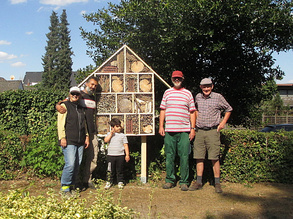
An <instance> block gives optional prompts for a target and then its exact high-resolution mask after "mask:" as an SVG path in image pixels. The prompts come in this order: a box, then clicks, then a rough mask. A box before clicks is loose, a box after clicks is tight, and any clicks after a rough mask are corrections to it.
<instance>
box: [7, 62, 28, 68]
mask: <svg viewBox="0 0 293 219" xmlns="http://www.w3.org/2000/svg"><path fill="white" fill-rule="evenodd" d="M11 66H12V67H23V66H26V64H25V63H23V62H15V63H12V64H11Z"/></svg>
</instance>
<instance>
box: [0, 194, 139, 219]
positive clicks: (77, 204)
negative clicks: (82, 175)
mask: <svg viewBox="0 0 293 219" xmlns="http://www.w3.org/2000/svg"><path fill="white" fill-rule="evenodd" d="M95 193H96V200H95V201H94V202H93V203H90V205H89V204H88V203H87V202H86V200H85V199H79V198H62V199H60V197H59V196H60V195H58V194H56V193H55V194H54V192H53V191H51V192H48V194H47V196H48V197H45V196H37V197H35V196H29V195H28V194H27V192H26V191H21V190H14V191H10V192H9V193H8V194H6V195H4V194H2V193H0V208H1V211H0V217H1V218H7V219H8V218H54V219H55V218H56V219H57V218H58V219H59V218H135V216H137V217H138V213H135V212H134V211H133V210H131V209H128V208H127V207H122V206H120V203H118V204H115V203H114V199H113V195H112V193H109V192H103V191H101V190H97V191H95Z"/></svg>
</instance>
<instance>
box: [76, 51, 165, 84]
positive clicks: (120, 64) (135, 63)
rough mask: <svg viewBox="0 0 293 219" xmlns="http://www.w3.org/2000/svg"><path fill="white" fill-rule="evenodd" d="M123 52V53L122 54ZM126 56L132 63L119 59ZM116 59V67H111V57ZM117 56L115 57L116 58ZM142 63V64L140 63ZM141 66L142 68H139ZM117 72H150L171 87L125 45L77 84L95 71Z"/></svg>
mask: <svg viewBox="0 0 293 219" xmlns="http://www.w3.org/2000/svg"><path fill="white" fill-rule="evenodd" d="M122 53H123V54H122ZM120 54H121V56H122V57H126V59H128V61H129V60H131V62H132V65H131V66H129V65H127V64H126V62H124V61H123V60H122V59H121V60H120V61H119V56H120ZM114 57H115V60H117V61H116V62H117V63H116V64H117V69H114V67H113V59H114ZM116 58H117V59H116ZM141 63H142V64H141ZM142 66H143V67H142ZM141 68H143V69H141ZM112 70H113V72H118V73H126V72H128V73H131V72H135V73H138V72H149V73H150V72H151V73H154V75H155V76H156V77H157V78H158V79H159V80H160V81H161V82H162V83H163V84H165V85H166V86H167V87H169V88H170V87H171V86H170V85H169V84H168V83H167V82H166V81H165V80H164V79H163V78H162V77H161V76H160V75H159V74H157V73H156V72H155V71H154V70H153V69H152V68H151V67H150V66H149V65H148V64H147V63H145V62H144V61H143V60H142V59H141V58H140V57H139V56H138V55H137V54H136V53H135V52H134V51H133V50H132V49H130V48H129V47H128V46H127V45H123V46H122V47H121V48H120V49H118V50H117V51H116V52H115V53H114V54H113V55H112V56H111V57H110V58H108V59H107V60H106V61H105V62H104V63H103V64H102V65H100V66H99V67H98V68H97V69H96V70H95V71H94V72H92V73H91V74H90V75H89V76H87V77H86V78H85V79H84V80H83V81H82V82H81V83H80V84H79V86H81V85H83V84H84V83H85V82H86V81H87V80H88V78H90V77H91V76H92V75H94V74H95V73H102V72H105V73H106V72H108V73H109V72H111V71H112Z"/></svg>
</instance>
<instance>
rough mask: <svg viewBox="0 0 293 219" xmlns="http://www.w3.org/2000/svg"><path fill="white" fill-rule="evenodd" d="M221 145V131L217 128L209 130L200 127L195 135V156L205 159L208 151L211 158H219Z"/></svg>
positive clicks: (195, 157)
mask: <svg viewBox="0 0 293 219" xmlns="http://www.w3.org/2000/svg"><path fill="white" fill-rule="evenodd" d="M220 145H221V141H220V132H217V129H212V130H208V131H205V130H201V129H199V130H198V131H197V132H196V135H195V140H194V148H193V158H194V159H205V157H206V152H208V159H209V160H219V156H220Z"/></svg>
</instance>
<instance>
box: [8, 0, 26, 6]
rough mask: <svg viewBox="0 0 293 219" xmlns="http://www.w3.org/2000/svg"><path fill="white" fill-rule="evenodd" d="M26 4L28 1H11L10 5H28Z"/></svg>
mask: <svg viewBox="0 0 293 219" xmlns="http://www.w3.org/2000/svg"><path fill="white" fill-rule="evenodd" d="M26 2H27V0H10V3H11V4H13V5H16V4H20V3H26Z"/></svg>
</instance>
